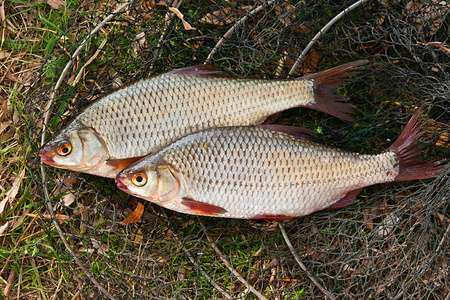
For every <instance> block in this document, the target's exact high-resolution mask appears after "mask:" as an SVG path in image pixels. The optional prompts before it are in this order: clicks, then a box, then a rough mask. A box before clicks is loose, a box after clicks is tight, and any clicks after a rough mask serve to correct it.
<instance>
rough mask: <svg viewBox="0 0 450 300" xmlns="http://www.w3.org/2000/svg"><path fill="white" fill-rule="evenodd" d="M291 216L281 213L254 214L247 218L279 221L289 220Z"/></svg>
mask: <svg viewBox="0 0 450 300" xmlns="http://www.w3.org/2000/svg"><path fill="white" fill-rule="evenodd" d="M292 218H293V217H292V216H282V215H269V214H268V215H256V216H253V217H250V218H249V219H257V220H267V221H281V220H289V219H292Z"/></svg>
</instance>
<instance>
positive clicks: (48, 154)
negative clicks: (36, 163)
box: [38, 148, 56, 166]
mask: <svg viewBox="0 0 450 300" xmlns="http://www.w3.org/2000/svg"><path fill="white" fill-rule="evenodd" d="M53 152H54V151H52V150H46V149H44V148H42V149H41V150H39V152H38V155H39V156H40V157H41V161H42V162H43V163H45V164H47V165H51V166H56V163H55V161H54V160H53V157H54V156H55V155H54V153H53Z"/></svg>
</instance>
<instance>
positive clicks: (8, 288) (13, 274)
mask: <svg viewBox="0 0 450 300" xmlns="http://www.w3.org/2000/svg"><path fill="white" fill-rule="evenodd" d="M14 282H16V271H15V270H14V269H12V270H11V273H9V276H8V281H7V283H6V287H5V289H4V290H3V293H4V294H5V296H6V297H8V296H9V293H10V292H11V288H12V287H13V285H14ZM8 298H9V297H8Z"/></svg>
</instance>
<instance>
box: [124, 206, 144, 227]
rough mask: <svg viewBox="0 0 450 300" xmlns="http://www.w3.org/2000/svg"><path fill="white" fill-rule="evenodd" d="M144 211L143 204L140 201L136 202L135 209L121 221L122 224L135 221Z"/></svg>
mask: <svg viewBox="0 0 450 300" xmlns="http://www.w3.org/2000/svg"><path fill="white" fill-rule="evenodd" d="M143 213H144V205H142V203H140V202H138V204H137V206H136V209H135V210H134V211H133V212H132V213H131V214H130V215H129V216H128V218H126V219H125V220H123V221H122V224H128V223H137V222H138V221H139V220H140V219H141V217H142V214H143Z"/></svg>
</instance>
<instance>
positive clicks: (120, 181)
mask: <svg viewBox="0 0 450 300" xmlns="http://www.w3.org/2000/svg"><path fill="white" fill-rule="evenodd" d="M138 165H139V163H138ZM116 182H117V186H118V187H119V188H120V189H122V190H124V191H125V192H127V193H130V194H133V195H135V196H138V197H140V198H143V199H146V200H150V201H152V202H156V203H158V202H159V203H161V202H165V201H171V200H173V199H175V198H177V197H178V195H179V192H180V188H181V183H180V180H179V177H178V175H177V173H176V172H174V171H173V170H172V168H171V167H170V166H167V165H157V166H154V165H153V166H151V167H148V168H139V167H138V166H136V167H131V168H129V169H125V170H124V171H122V172H120V173H119V174H118V175H117V177H116Z"/></svg>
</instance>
